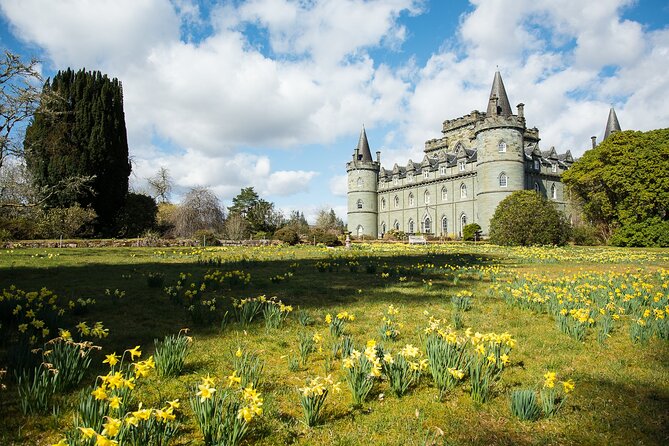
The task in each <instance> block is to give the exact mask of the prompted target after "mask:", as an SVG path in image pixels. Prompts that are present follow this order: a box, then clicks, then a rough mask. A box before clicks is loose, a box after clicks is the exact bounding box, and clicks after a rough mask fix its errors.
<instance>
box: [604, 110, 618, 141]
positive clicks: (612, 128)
mask: <svg viewBox="0 0 669 446" xmlns="http://www.w3.org/2000/svg"><path fill="white" fill-rule="evenodd" d="M619 131H620V123H619V122H618V116H616V111H615V110H614V109H613V107H611V110H609V119H608V121H606V130H604V139H606V138H608V137H609V136H610V135H611V133H613V132H619Z"/></svg>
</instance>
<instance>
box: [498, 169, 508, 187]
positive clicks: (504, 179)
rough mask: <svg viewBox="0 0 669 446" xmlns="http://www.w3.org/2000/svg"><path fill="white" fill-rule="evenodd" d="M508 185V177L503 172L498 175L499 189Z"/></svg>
mask: <svg viewBox="0 0 669 446" xmlns="http://www.w3.org/2000/svg"><path fill="white" fill-rule="evenodd" d="M507 183H508V177H507V176H506V174H505V173H504V172H502V173H500V174H499V187H506V186H507Z"/></svg>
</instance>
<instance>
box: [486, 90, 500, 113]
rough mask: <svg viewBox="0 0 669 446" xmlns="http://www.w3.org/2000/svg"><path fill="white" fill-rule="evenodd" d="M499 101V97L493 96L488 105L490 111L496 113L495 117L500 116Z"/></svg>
mask: <svg viewBox="0 0 669 446" xmlns="http://www.w3.org/2000/svg"><path fill="white" fill-rule="evenodd" d="M498 101H499V99H498V98H497V96H495V95H492V96H490V103H489V104H488V111H489V112H491V113H494V114H495V116H497V115H499V109H498V108H497V104H498Z"/></svg>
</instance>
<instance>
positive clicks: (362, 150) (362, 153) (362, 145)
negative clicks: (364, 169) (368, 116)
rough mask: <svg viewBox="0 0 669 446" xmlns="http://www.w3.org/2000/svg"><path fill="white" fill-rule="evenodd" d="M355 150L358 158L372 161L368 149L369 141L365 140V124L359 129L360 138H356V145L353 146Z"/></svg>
mask: <svg viewBox="0 0 669 446" xmlns="http://www.w3.org/2000/svg"><path fill="white" fill-rule="evenodd" d="M355 151H356V153H357V154H358V159H359V160H361V161H363V162H368V163H371V162H372V161H373V160H372V152H371V151H370V150H369V142H368V141H367V133H366V132H365V126H362V130H360V138H359V139H358V146H357V147H356V148H355Z"/></svg>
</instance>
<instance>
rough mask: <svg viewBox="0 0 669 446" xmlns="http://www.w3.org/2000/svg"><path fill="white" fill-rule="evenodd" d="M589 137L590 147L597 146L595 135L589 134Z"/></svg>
mask: <svg viewBox="0 0 669 446" xmlns="http://www.w3.org/2000/svg"><path fill="white" fill-rule="evenodd" d="M590 139H591V140H592V148H593V149H594V148H595V147H597V137H596V136H591V137H590Z"/></svg>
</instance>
